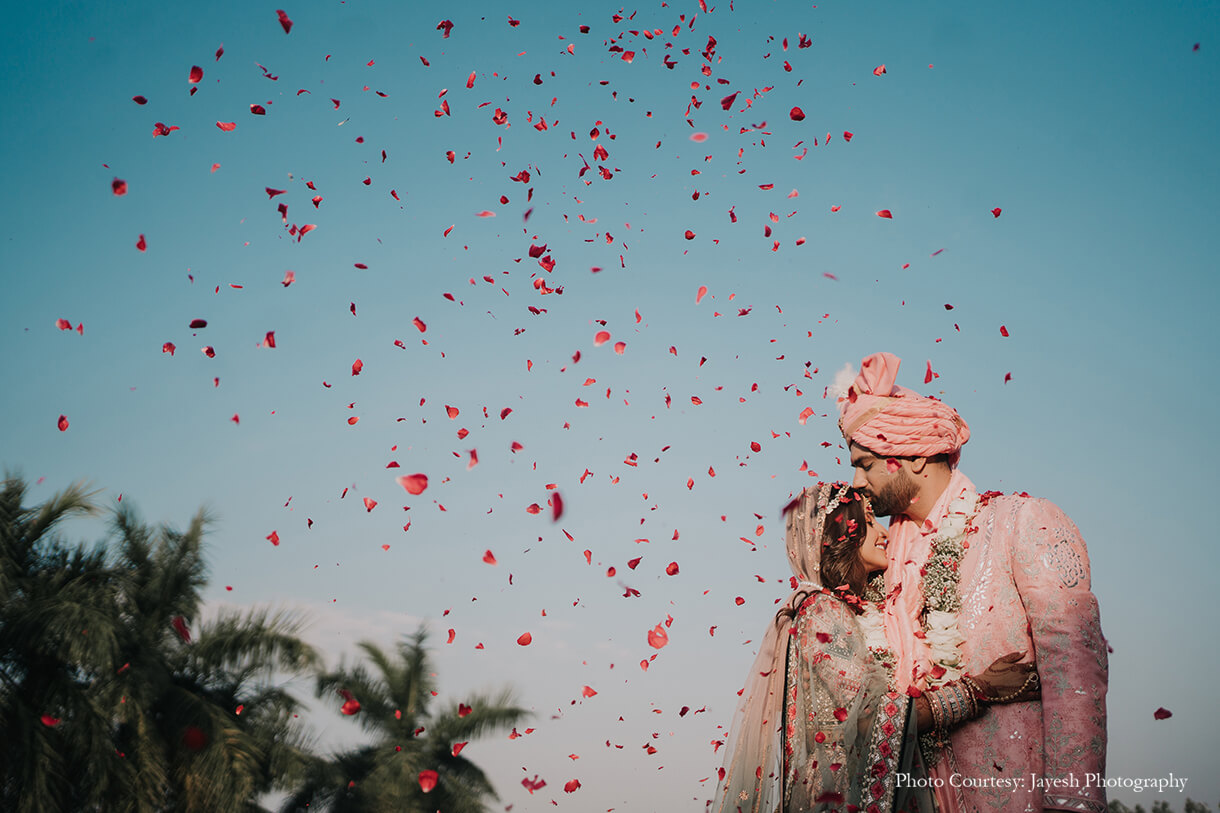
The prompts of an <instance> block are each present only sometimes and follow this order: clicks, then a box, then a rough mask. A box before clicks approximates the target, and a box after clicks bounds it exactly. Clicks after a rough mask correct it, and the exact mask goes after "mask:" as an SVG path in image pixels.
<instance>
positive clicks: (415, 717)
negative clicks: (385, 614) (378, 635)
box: [281, 628, 527, 813]
mask: <svg viewBox="0 0 1220 813" xmlns="http://www.w3.org/2000/svg"><path fill="white" fill-rule="evenodd" d="M426 639H427V633H426V631H425V630H423V629H422V628H421V629H419V630H417V631H416V632H415V633H414V635H412V636H410V637H408V638H407V639H406V640H404V641H402V642H400V643H399V645H398V647H397V651H396V652H395V653H393V656H391V655H389V654H387V653H386V652H385V651H383V650H382V649H381V648H380V647H378V646H377V645H376V644H373V643H371V642H369V641H362V642H361V643H360V644H359V646H360V649H361V650H362V651H363V653H364V655H365V657H366V658H367V659H368V661H369V662H370V663H371V664H372V666H373V670H372V671H371V670H370V669H368V668H366V667H365V666H364V665H363V664H357V665H355V666H354V667H353V668H351V669H350V670H349V669H346V668H344V667H343V666H342V665H341V666H340V668H339V669H338V670H337V671H335V672H329V673H325V674H322V675H320V676H319V677H318V683H317V695H318V697H333V698H336V700H337V699H338V698H340V697H342V698H345V700H346V702H345V703H344V711H345V712H346V713H348V714H350V715H352V716H353V717H354V718H355V719H356V720H357V721H358V722H359V723H360V725H361V727H362V728H363V729H364V730H365V731H366V732H368V733H369V734H371V735H372V738H373V742H372V743H371V744H369V745H365V746H360V747H357V748H354V749H351V750H348V751H344V752H342V753H340V754H337V755H335V756H334V757H333V758H332V759H331V760H329V761H325V762H320V763H319V764H318V765H317V766H316V768H315V771H314V774H313V776H312V777H311V779H310V781H308V782H306V783H304V784H302V785H301V786H300V788H299V790H298V791H297V793H296V794H295V795H293V796H292V797H291V798H290V799H288V800H287V801H286V802H285V804H284V805H283V807H282V808H281V810H282V811H285V813H287V812H288V811H297V810H300V809H303V808H305V806H306V805H308V806H309V808H310V809H322V810H329V811H331V813H349V811H350V812H353V813H354V811H373V812H378V813H379V812H380V811H386V813H389V811H393V812H394V813H415V812H416V811H419V812H420V813H422V811H443V812H444V813H459V812H460V813H467V812H469V813H482V812H483V811H487V810H488V809H489V808H488V803H489V802H490V801H494V800H495V799H496V798H497V797H496V794H495V790H494V789H493V788H492V786H491V782H490V781H489V780H488V779H487V776H486V775H485V774H484V773H483V771H482V770H480V769H479V768H478V766H476V765H475V764H474V763H473V762H471V761H470V760H469V759H468V758H466V757H464V756H461V755H460V753H459V752H460V751H461V749H462V747H463V746H464V745H465V743H467V742H469V741H470V740H473V739H477V738H479V737H481V736H484V735H487V734H490V733H492V732H494V731H497V730H505V729H507V728H510V727H511V726H513V725H514V724H516V723H518V722H520V721H521V720H522V719H524V717H525V716H526V714H527V712H526V711H525V710H524V709H522V708H519V707H518V706H516V705H515V703H514V701H513V697H512V693H511V692H510V691H508V690H504V691H501V692H500V693H498V694H497V695H495V696H484V695H480V696H475V697H473V698H471V700H470V702H469V705H466V704H462V703H458V704H453V705H450V706H449V707H448V708H445V709H444V710H442V711H440V712H439V713H438V712H433V711H431V710H430V709H429V704H430V702H431V701H432V698H433V688H434V683H433V677H432V676H433V672H432V670H431V666H430V664H429V660H428V652H427V649H426V648H425V646H424V644H425V641H426ZM426 771H434V772H435V774H436V776H435V780H436V781H435V786H434V787H433V788H432V789H431V790H430V791H425V790H424V789H423V786H422V783H421V774H423V773H424V772H426ZM425 781H427V780H426V779H425Z"/></svg>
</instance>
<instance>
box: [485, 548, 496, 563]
mask: <svg viewBox="0 0 1220 813" xmlns="http://www.w3.org/2000/svg"><path fill="white" fill-rule="evenodd" d="M483 561H484V562H486V563H487V564H489V565H494V564H497V562H496V555H495V554H494V553H492V552H491V551H487V552H486V553H484V554H483Z"/></svg>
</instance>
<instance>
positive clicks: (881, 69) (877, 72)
mask: <svg viewBox="0 0 1220 813" xmlns="http://www.w3.org/2000/svg"><path fill="white" fill-rule="evenodd" d="M883 73H885V65H878V66H877V67H875V68H873V76H880V75H881V74H883Z"/></svg>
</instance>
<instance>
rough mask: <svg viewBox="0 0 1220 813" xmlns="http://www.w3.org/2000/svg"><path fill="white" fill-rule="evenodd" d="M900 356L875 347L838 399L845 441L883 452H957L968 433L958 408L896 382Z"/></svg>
mask: <svg viewBox="0 0 1220 813" xmlns="http://www.w3.org/2000/svg"><path fill="white" fill-rule="evenodd" d="M899 364H901V359H899V358H898V357H897V356H895V355H894V354H893V353H874V354H873V355H871V356H869V357H867V358H866V359H864V361H863V362H861V364H860V373H859V375H857V376H856V379H855V381H853V382H852V385H851V387H850V388H849V389H848V391H847V394H846V395H845V396H844V397H843V398H841V399H840V401H839V408H840V411H841V414H840V417H839V429H840V430H842V432H843V437H844V438H845V439H847V440H848V441H849V442H854V443H856V444H857V445H859V446H863V447H865V448H866V449H868V450H870V451H872V452H874V453H876V454H879V455H886V456H894V457H932V456H934V455H938V454H949V455H954V456H956V454H957V452H958V451H959V450H960V449H961V448H962V446H963V444H965V443H966V441H967V440H969V439H970V427H969V426H967V425H966V422H965V421H964V420H962V417H961V416H960V415H958V414H957V410H955V409H954V408H953V407H951V406H949V405H948V404H946V403H944V402H942V401H940V400H938V399H936V398H929V397H925V396H922V395H919V394H918V393H916V392H915V391H913V390H909V389H907V388H906V387H899V386H897V385H896V384H895V383H894V382H895V380H896V379H897V377H898V366H899Z"/></svg>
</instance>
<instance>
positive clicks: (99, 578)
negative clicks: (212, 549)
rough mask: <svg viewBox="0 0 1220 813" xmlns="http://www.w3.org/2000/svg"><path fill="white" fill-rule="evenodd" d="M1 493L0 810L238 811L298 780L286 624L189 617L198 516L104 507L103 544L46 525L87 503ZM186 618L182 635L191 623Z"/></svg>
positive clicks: (304, 666)
mask: <svg viewBox="0 0 1220 813" xmlns="http://www.w3.org/2000/svg"><path fill="white" fill-rule="evenodd" d="M25 495H26V486H25V483H24V482H23V481H21V480H20V479H19V478H16V477H11V476H9V477H6V479H5V481H4V485H3V488H2V489H0V731H3V732H4V735H5V736H3V737H0V765H2V767H0V771H2V772H3V773H0V809H4V810H16V811H40V812H41V811H61V810H62V811H68V810H71V811H92V810H104V811H107V812H109V811H133V812H134V811H139V812H140V813H143V812H144V811H148V812H149V813H155V812H156V811H169V810H173V811H186V812H187V813H193V811H216V810H225V811H241V810H258V809H260V808H259V807H258V806H257V804H256V802H257V799H258V797H259V796H260V795H261V794H263V793H265V792H267V791H269V790H272V789H277V788H278V789H287V788H289V787H291V786H294V785H295V784H297V783H298V782H299V781H300V780H301V777H302V776H303V774H304V771H305V770H306V768H307V766H308V765H310V764H311V759H312V755H311V754H310V752H309V750H308V748H307V745H308V743H307V742H306V740H305V737H304V734H303V733H302V732H301V730H300V723H299V721H297V720H296V715H295V712H296V711H297V709H298V703H297V701H296V700H295V699H294V698H293V697H292V696H291V695H290V694H289V693H288V692H286V691H284V690H283V689H282V688H281V687H279V686H278V685H276V683H275V676H276V675H277V674H279V673H294V672H295V673H302V672H306V671H312V670H314V669H315V668H316V667H317V666H318V665H319V659H318V656H317V654H316V653H315V652H314V650H313V649H312V648H310V647H309V646H308V645H306V644H304V643H303V642H302V641H301V640H300V639H299V637H297V633H298V629H299V624H298V621H297V620H296V619H294V618H292V617H290V616H288V615H285V614H276V613H271V612H269V611H266V610H250V611H246V612H238V611H224V612H221V613H220V614H219V615H218V616H217V617H216V618H214V619H212V620H210V621H207V622H202V623H200V622H199V621H198V619H199V611H200V605H201V603H202V598H201V594H200V590H201V589H202V587H203V586H204V585H205V584H206V582H207V568H206V563H205V561H204V558H203V539H204V535H205V531H206V528H207V525H208V521H207V518H206V516H205V515H204V514H203V513H202V512H201V513H199V514H197V515H196V516H195V517H194V519H192V520H191V522H190V524H189V525H188V527H187V530H186V531H185V532H179V531H177V530H174V529H173V528H169V527H163V528H158V529H152V528H149V527H147V526H146V525H144V524H142V523H141V522H140V521H139V519H138V518H137V517H136V514H135V512H134V511H133V510H132V509H131V508H130V507H129V506H125V507H122V508H120V509H118V510H117V511H116V512H115V516H114V523H113V529H114V536H115V539H114V540H113V542H114V544H113V545H112V547H113V549H114V550H113V551H111V552H108V551H107V550H106V548H104V547H100V546H99V547H96V548H94V549H92V550H88V551H86V550H84V549H81V548H79V547H75V548H74V547H71V546H69V545H68V544H67V543H66V542H64V541H63V540H62V539H61V538H60V537H58V536H57V535H55V534H54V533H53V531H54V529H55V526H56V525H57V524H58V523H60V522H61V521H62V520H64V519H65V518H67V517H69V516H72V515H73V514H79V513H86V512H91V511H93V510H94V509H93V506H92V504H91V502H90V499H89V495H88V494H86V493H85V491H84V489H83V488H82V487H81V486H73V487H72V488H69V489H67V490H65V491H64V492H61V493H60V494H57V495H55V496H53V497H52V498H51V499H50V500H48V501H47V502H45V503H43V504H42V505H38V506H33V507H26V506H24V505H23V503H24V500H25ZM196 625H197V629H196V632H195V633H194V634H192V632H191V628H192V626H196Z"/></svg>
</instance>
